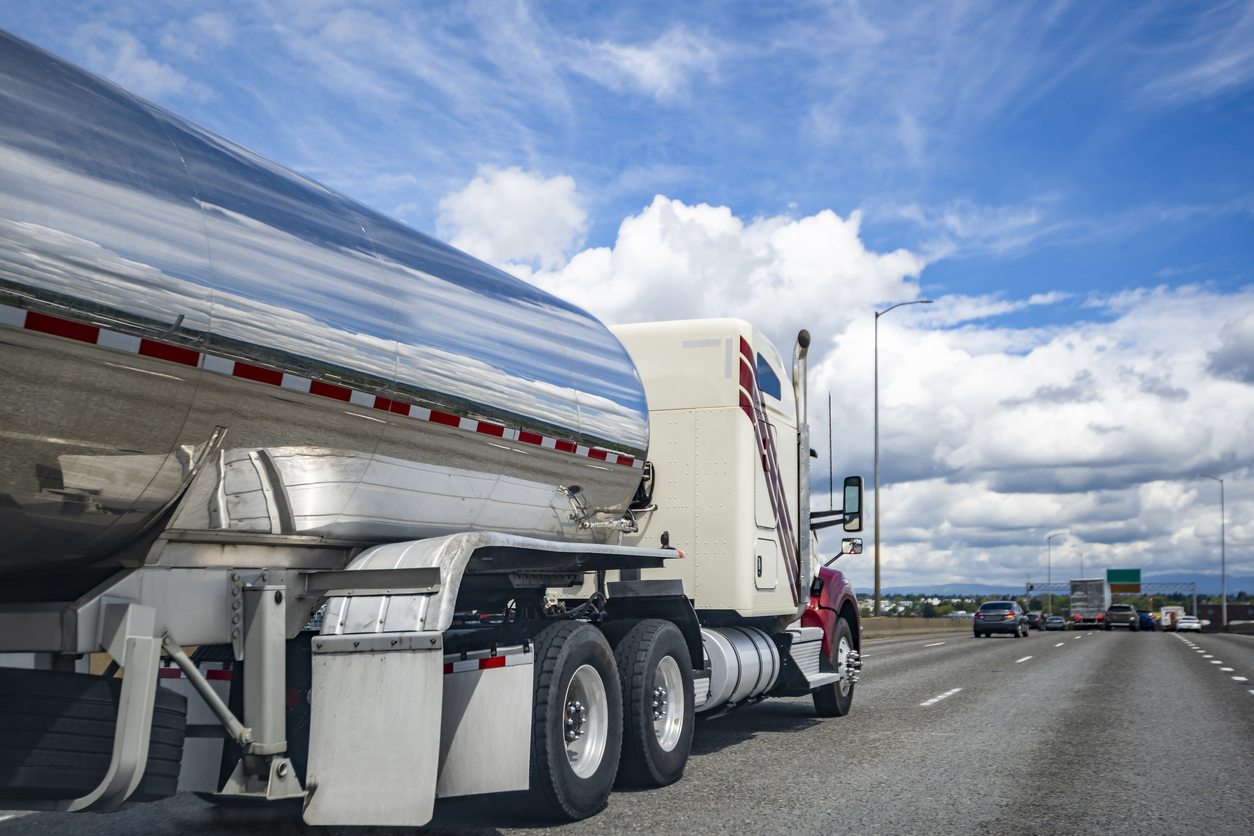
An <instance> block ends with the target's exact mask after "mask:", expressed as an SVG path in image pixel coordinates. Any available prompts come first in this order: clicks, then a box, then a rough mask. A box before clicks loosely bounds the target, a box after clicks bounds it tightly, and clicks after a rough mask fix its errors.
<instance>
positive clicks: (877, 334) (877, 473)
mask: <svg viewBox="0 0 1254 836" xmlns="http://www.w3.org/2000/svg"><path fill="white" fill-rule="evenodd" d="M930 304H932V300H931V299H915V300H914V301H913V302H898V303H897V304H896V305H892V306H890V307H887V308H885V309H884V310H882V311H876V312H875V610H874V611H873V612H872V615H879V614H880V317H881V316H883V315H884V314H886V313H888V312H889V311H891V310H892V309H893V308H900V307H902V306H903V305H930Z"/></svg>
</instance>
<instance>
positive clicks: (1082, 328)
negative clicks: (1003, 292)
mask: <svg viewBox="0 0 1254 836" xmlns="http://www.w3.org/2000/svg"><path fill="white" fill-rule="evenodd" d="M945 301H946V300H945V298H944V297H942V298H941V300H940V302H941V303H944V302H945ZM1030 301H1032V300H1029V302H1030ZM1099 304H1101V305H1103V307H1104V308H1105V311H1106V312H1107V313H1108V314H1110V315H1112V317H1113V318H1112V319H1111V320H1110V321H1107V322H1100V323H1079V324H1076V325H1069V326H1059V327H1053V328H1050V329H1032V330H1026V331H1019V330H1018V329H1009V328H1004V327H1000V328H999V327H989V326H981V327H976V326H966V327H964V328H960V329H955V330H941V331H937V330H930V329H929V327H928V325H929V323H928V321H927V319H926V318H925V316H899V312H894V313H893V314H892V315H891V317H890V318H885V319H884V320H883V321H881V323H880V347H879V362H880V443H881V460H882V467H881V473H882V482H883V484H884V487H883V488H882V491H881V492H882V500H883V509H882V526H883V532H884V533H883V539H884V545H883V549H882V550H883V552H884V554H885V555H886V558H885V578H886V580H885V583H886V584H888V585H899V584H907V585H909V584H913V583H920V584H926V583H929V582H931V583H937V584H939V583H944V582H947V581H956V580H968V581H977V582H981V581H982V582H993V581H995V580H998V579H1005V580H1006V581H1007V582H1011V581H1013V582H1014V583H1018V584H1022V582H1023V580H1024V577H1025V575H1026V574H1027V573H1031V574H1032V576H1033V579H1034V580H1038V581H1039V580H1043V579H1044V564H1045V553H1044V552H1045V550H1044V539H1043V538H1044V537H1045V535H1046V534H1048V533H1051V532H1052V531H1054V530H1060V529H1066V530H1068V531H1069V532H1071V534H1070V539H1071V540H1072V541H1073V542H1074V543H1075V544H1076V547H1075V549H1073V550H1072V551H1071V552H1070V556H1069V557H1066V558H1065V560H1063V558H1060V557H1059V549H1058V548H1057V545H1058V544H1057V542H1055V550H1054V552H1055V554H1054V556H1055V563H1054V569H1055V575H1054V580H1056V581H1057V580H1065V579H1066V578H1067V577H1069V576H1074V574H1075V572H1076V571H1078V569H1077V568H1076V564H1077V562H1078V554H1079V553H1080V552H1083V553H1084V554H1085V555H1086V558H1085V560H1086V565H1087V566H1088V567H1089V568H1090V569H1092V568H1097V569H1098V570H1104V569H1105V568H1107V567H1130V568H1136V567H1140V568H1142V569H1144V570H1146V571H1147V572H1150V571H1153V572H1159V573H1181V572H1189V571H1195V567H1196V566H1197V565H1198V563H1199V561H1201V563H1202V565H1204V566H1205V567H1206V571H1207V572H1209V571H1210V570H1211V569H1212V568H1214V569H1215V570H1216V572H1217V566H1215V567H1211V566H1210V560H1209V557H1205V558H1203V557H1201V554H1202V553H1205V554H1206V555H1209V554H1210V551H1211V550H1212V548H1213V549H1215V550H1217V547H1218V537H1219V533H1218V509H1217V497H1212V496H1210V495H1209V494H1208V493H1206V492H1205V491H1203V490H1201V486H1199V485H1198V484H1197V483H1196V482H1195V481H1193V476H1194V474H1196V473H1199V472H1207V473H1215V474H1217V475H1225V474H1226V478H1227V479H1228V482H1227V487H1228V514H1229V521H1230V525H1229V530H1228V545H1229V554H1230V555H1231V554H1233V553H1238V554H1243V553H1244V552H1243V551H1242V550H1241V547H1240V546H1237V547H1236V548H1234V544H1237V543H1239V542H1246V543H1248V541H1249V537H1250V535H1251V533H1252V532H1250V531H1249V529H1250V528H1251V527H1250V526H1249V525H1248V522H1245V521H1248V520H1249V519H1250V518H1251V516H1252V515H1254V490H1250V489H1248V488H1247V487H1246V486H1245V477H1246V476H1248V474H1249V473H1250V472H1251V470H1252V469H1254V452H1251V451H1254V419H1252V418H1251V417H1250V416H1251V415H1254V386H1251V385H1248V383H1249V382H1248V381H1245V380H1244V378H1243V376H1242V375H1243V374H1245V371H1246V370H1248V367H1249V361H1248V358H1249V357H1250V356H1254V352H1252V351H1251V349H1250V347H1249V345H1250V344H1249V343H1248V342H1247V340H1248V339H1249V333H1250V332H1251V331H1254V328H1251V326H1250V323H1251V322H1254V291H1245V292H1241V293H1235V294H1224V293H1214V292H1209V291H1205V290H1203V289H1201V288H1197V287H1186V288H1182V289H1177V290H1167V289H1161V288H1160V289H1156V290H1142V291H1137V292H1131V293H1126V294H1120V295H1118V296H1116V297H1112V298H1110V299H1107V300H1103V301H1101V302H1099ZM937 307H940V304H938V306H937ZM915 310H916V311H921V310H922V309H915ZM1225 322H1226V323H1227V324H1226V325H1222V327H1217V326H1221V324H1222V323H1225ZM1004 332H1015V334H1014V335H1003V336H999V335H1001V334H1003V333H1004ZM999 344H1004V345H1007V346H1011V347H1013V349H1014V350H1013V351H1002V350H1000V349H999ZM972 346H975V347H976V348H977V349H980V350H973V349H972ZM871 347H872V338H871V323H870V322H869V321H867V320H866V318H863V319H861V320H859V321H857V322H856V323H855V324H854V325H853V326H852V327H850V329H849V330H848V332H847V333H846V335H845V336H844V337H843V338H842V339H841V340H840V342H839V345H838V347H837V350H836V351H834V352H832V354H831V355H830V356H829V357H828V358H827V359H826V360H825V361H824V362H822V363H821V364H818V365H817V366H815V367H813V368H812V378H811V393H812V403H813V404H815V405H819V404H820V403H821V402H822V401H823V400H825V399H824V398H823V397H822V395H819V394H818V393H825V392H826V391H828V390H830V391H832V392H833V393H834V395H835V397H834V399H833V401H834V404H833V405H834V410H835V418H834V427H835V437H836V449H835V458H836V465H835V471H836V475H837V476H838V477H839V476H842V475H844V474H846V473H863V474H866V475H868V476H869V475H870V471H871V439H872V435H873V426H872V417H873V416H872V407H873V403H872V399H871V398H870V393H871V391H872V381H871V365H872V363H871V361H872V357H871V353H872V351H871ZM816 395H817V397H816ZM825 412H826V410H825V409H821V408H820V409H816V410H814V411H813V412H812V414H811V421H812V423H813V424H814V425H815V426H814V430H813V438H814V440H815V441H816V442H818V443H816V444H815V445H814V446H815V447H818V448H820V450H821V449H822V447H823V446H825V445H826V437H827V427H826V423H827V421H826V414H825ZM815 413H817V414H815ZM825 459H826V456H822V457H821V461H822V460H825ZM824 469H825V468H824ZM825 475H826V474H820V475H819V477H818V479H817V481H816V490H818V488H819V486H820V485H821V483H823V482H826V479H825V478H824V477H825ZM869 482H870V480H869V479H868V483H869ZM868 501H869V500H868ZM825 504H826V498H825V497H823V496H822V491H821V490H820V491H818V496H817V498H816V506H818V505H825ZM1212 506H1215V507H1212ZM1237 521H1242V522H1244V525H1245V529H1246V530H1247V533H1246V534H1245V535H1244V537H1245V540H1244V541H1238V540H1237V539H1236V538H1237V535H1236V534H1235V533H1234V532H1235V531H1236V529H1237V528H1238V527H1239V526H1240V525H1241V523H1237V524H1233V523H1235V522H1237ZM1211 523H1214V525H1213V526H1212V525H1211ZM1208 526H1209V527H1208ZM1211 527H1213V528H1214V529H1215V530H1214V531H1211V530H1210V528H1211ZM1182 532H1184V533H1182ZM833 542H834V541H833ZM1060 561H1062V562H1063V563H1064V564H1065V565H1063V566H1062V568H1060ZM1067 561H1069V563H1067ZM842 562H843V563H845V564H847V565H845V566H842V569H844V570H845V571H852V572H853V574H854V576H855V579H856V582H857V583H858V585H859V586H869V585H870V578H869V575H868V574H867V573H868V572H869V564H868V566H862V565H861V564H859V563H858V562H857V559H853V560H850V559H848V558H846V559H845V560H844V561H842ZM1242 565H1244V566H1245V569H1244V570H1242V569H1240V568H1239V567H1238V566H1237V565H1236V564H1234V563H1233V561H1231V560H1230V562H1229V573H1230V574H1240V573H1241V571H1244V572H1245V574H1247V575H1248V574H1251V573H1252V571H1254V565H1250V564H1249V561H1248V560H1247V561H1246V562H1245V564H1242ZM1059 573H1061V574H1059ZM1068 573H1070V575H1069V574H1068ZM889 578H892V580H888V579H889Z"/></svg>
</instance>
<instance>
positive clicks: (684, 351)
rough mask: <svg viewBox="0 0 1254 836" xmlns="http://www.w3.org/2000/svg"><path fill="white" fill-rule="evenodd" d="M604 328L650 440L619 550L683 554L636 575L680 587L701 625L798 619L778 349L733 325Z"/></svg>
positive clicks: (790, 444)
mask: <svg viewBox="0 0 1254 836" xmlns="http://www.w3.org/2000/svg"><path fill="white" fill-rule="evenodd" d="M612 331H613V333H614V335H615V336H616V337H618V339H619V340H620V341H621V342H622V343H623V345H624V346H625V347H626V349H627V352H628V354H630V355H631V359H632V362H633V363H635V365H636V368H637V370H638V371H639V373H640V377H641V381H642V382H643V383H644V390H645V395H646V398H647V400H648V404H649V432H650V437H651V441H650V449H649V462H650V465H651V470H652V473H651V480H650V481H651V485H649V486H647V487H646V491H647V492H648V495H647V496H646V497H644V498H647V499H648V500H649V501H648V502H647V503H644V504H642V505H641V507H639V508H636V509H634V511H633V513H635V514H636V518H637V520H638V523H637V524H638V526H639V531H638V532H636V533H632V534H628V535H625V536H624V537H623V541H622V542H623V544H624V545H638V546H653V547H656V546H658V545H669V546H671V547H674V548H678V549H681V550H682V551H684V553H685V556H686V558H687V559H685V560H678V561H672V562H671V563H670V565H668V566H667V567H666V568H664V569H645V570H642V571H641V573H640V577H641V579H644V580H648V579H661V578H676V579H679V580H682V581H683V584H684V589H685V590H687V592H688V595H689V597H691V598H692V599H693V603H694V606H695V608H696V610H697V611H698V614H699V615H700V616H701V617H702V622H703V623H704V624H708V625H731V624H738V623H756V624H759V625H761V626H764V627H765V626H767V625H768V624H773V623H774V622H776V621H778V620H780V619H783V620H784V622H785V623H787V622H788V621H792V620H795V619H796V617H797V604H798V600H799V594H802V593H804V591H805V590H808V589H809V586H810V582H811V580H812V574H813V571H812V570H811V572H810V573H809V574H808V575H807V577H805V578H799V577H798V574H797V573H798V568H797V562H798V545H797V529H798V525H797V520H798V518H797V514H798V499H797V497H798V428H797V404H796V398H795V395H794V393H793V387H792V384H791V382H790V380H789V375H788V372H787V371H786V370H785V366H784V362H783V359H782V358H781V356H780V353H779V351H778V350H777V349H776V348H775V346H774V345H773V344H772V343H771V341H770V340H769V339H767V338H766V336H765V335H764V334H763V333H762V332H761V331H759V330H758V329H757V328H755V327H754V326H753V325H751V324H749V323H748V322H745V321H743V320H739V319H711V320H688V321H678V322H659V323H644V324H635V325H622V326H618V327H616V328H613V329H612ZM755 392H756V393H758V394H757V395H755ZM755 401H756V402H760V404H761V405H762V409H761V410H759V409H757V408H755V405H754V404H755ZM807 452H808V451H807ZM638 504H639V503H638ZM806 510H807V512H808V509H806ZM664 537H665V542H663V538H664ZM781 626H782V625H781ZM768 632H770V630H769V629H768Z"/></svg>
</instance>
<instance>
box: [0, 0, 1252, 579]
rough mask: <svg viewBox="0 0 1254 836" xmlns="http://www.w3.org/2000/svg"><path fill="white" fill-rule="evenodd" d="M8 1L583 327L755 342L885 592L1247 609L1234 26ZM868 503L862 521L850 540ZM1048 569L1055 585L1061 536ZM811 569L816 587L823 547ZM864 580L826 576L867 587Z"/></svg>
mask: <svg viewBox="0 0 1254 836" xmlns="http://www.w3.org/2000/svg"><path fill="white" fill-rule="evenodd" d="M596 5H597V4H585V3H574V2H456V3H454V2H448V3H423V4H417V3H407V2H400V1H399V0H379V1H378V2H370V1H369V0H360V1H359V2H330V1H329V0H327V1H326V2H320V1H319V0H299V1H297V0H293V2H290V3H285V2H274V1H273V0H271V1H270V2H267V0H250V2H248V3H232V2H222V3H212V4H206V3H203V2H158V0H146V1H145V2H125V0H112V2H108V3H103V2H75V1H74V0H61V1H60V2H57V3H55V4H53V3H41V4H36V3H26V2H18V0H0V27H2V28H4V29H7V30H9V31H11V32H13V33H15V34H17V35H19V36H21V37H24V38H26V39H28V40H30V41H32V42H34V43H36V44H38V45H39V46H42V47H44V48H46V49H48V50H50V51H52V52H54V53H56V54H58V55H61V56H63V57H65V58H67V59H69V60H71V61H73V62H75V63H77V64H80V65H82V66H84V67H87V68H88V69H91V70H93V71H95V72H97V73H100V74H101V75H104V76H106V77H108V78H110V79H112V80H113V81H115V82H117V83H119V84H121V85H123V86H125V87H127V88H129V89H131V90H132V91H134V92H136V93H138V94H140V95H142V96H145V97H147V98H149V99H151V100H153V101H155V102H157V103H159V104H161V105H163V106H165V107H167V108H169V109H171V110H173V111H175V112H177V113H180V114H182V115H184V116H187V117H189V118H191V119H192V120H194V121H196V122H199V123H201V124H202V125H205V126H206V127H208V128H210V129H212V130H214V131H217V132H219V133H221V134H223V135H225V136H227V137H229V138H231V139H233V140H235V141H237V142H240V143H241V144H243V145H245V146H247V147H249V148H252V149H254V150H256V151H258V152H259V153H261V154H263V155H265V156H267V157H270V158H271V159H274V160H276V161H278V162H279V163H281V164H283V165H285V166H288V167H289V168H292V169H294V170H296V171H299V172H301V173H303V174H306V175H308V176H310V177H313V178H314V179H316V180H319V181H321V182H323V183H324V184H326V185H328V186H330V187H332V188H334V189H337V190H339V191H341V192H343V193H345V194H347V195H349V196H351V197H354V198H356V199H358V200H360V201H362V202H364V203H366V204H368V205H370V206H373V207H374V208H376V209H378V210H380V211H383V212H385V213H387V214H389V215H392V216H393V217H396V218H398V219H399V220H401V221H403V222H405V223H407V224H409V225H411V226H413V227H414V228H416V229H420V230H422V231H424V232H428V233H431V234H434V235H436V236H438V237H440V238H441V239H443V240H446V241H449V242H450V243H452V244H454V245H455V246H458V247H460V248H462V249H464V250H466V251H467V252H469V253H471V254H472V255H475V256H477V257H479V258H481V259H483V260H485V261H488V262H489V263H492V264H495V265H497V266H500V267H502V268H503V269H505V270H507V271H509V272H511V273H513V274H514V275H517V276H519V277H521V278H524V279H525V280H527V281H530V282H532V283H534V284H536V285H538V286H540V287H542V288H544V289H546V290H549V291H551V292H553V293H556V294H557V295H559V296H561V297H563V298H565V299H567V300H569V301H571V302H574V303H576V304H578V305H580V306H582V307H584V308H585V309H587V310H588V311H590V312H592V313H593V314H595V315H596V316H598V317H599V318H601V319H602V320H603V321H605V322H607V323H611V324H613V323H625V322H639V321H654V320H664V319H682V318H695V317H710V316H739V317H743V318H746V319H749V320H750V321H752V322H754V323H755V324H756V325H758V327H759V328H761V329H762V330H763V331H764V332H765V333H767V334H768V335H770V337H771V338H772V340H774V341H775V343H776V345H777V346H778V347H779V348H780V350H781V353H782V354H784V355H785V356H786V355H788V354H789V353H790V348H791V345H792V342H793V340H794V339H795V335H796V333H797V331H798V330H799V329H801V328H806V329H808V330H809V331H810V332H811V334H812V335H814V344H813V346H812V348H811V360H810V369H811V376H810V385H809V391H810V400H811V414H810V420H811V425H812V434H813V441H814V444H813V446H814V447H816V448H817V449H818V450H819V452H820V457H819V459H818V460H817V462H816V470H815V473H814V478H815V481H814V492H815V498H814V507H815V508H816V509H822V508H826V507H828V506H827V495H826V493H827V492H826V486H827V482H828V466H827V461H828V454H829V449H828V442H827V439H828V436H829V422H828V416H827V399H828V394H829V393H830V396H831V403H832V421H831V424H830V434H831V438H832V439H833V445H832V448H831V450H830V453H831V458H832V461H833V467H832V470H833V471H834V473H835V481H836V483H837V484H838V485H839V483H840V481H841V479H842V478H843V477H844V476H846V475H854V474H858V475H862V476H864V477H865V478H866V481H867V485H868V490H869V489H870V487H871V485H872V482H873V472H874V465H873V462H874V443H873V438H874V435H873V427H874V423H873V422H874V404H875V397H874V392H875V388H874V374H873V369H874V358H875V352H874V345H875V322H876V319H875V312H876V311H877V310H878V311H883V310H885V309H886V308H888V307H890V306H892V305H895V304H898V303H902V302H913V301H916V300H923V299H928V300H933V304H931V305H910V306H906V307H903V308H900V309H897V310H894V311H893V312H892V313H890V314H886V315H885V316H884V317H883V318H881V319H880V320H879V329H878V330H879V334H878V338H879V351H878V357H879V413H880V457H881V462H880V474H881V476H880V478H881V490H880V500H881V510H880V514H881V549H882V562H883V569H882V572H883V583H884V586H885V587H898V588H901V587H906V588H917V589H919V590H925V589H927V588H928V587H929V586H930V585H940V584H947V583H954V582H970V583H985V584H1004V585H1007V586H1014V585H1021V584H1023V583H1024V582H1025V581H1027V580H1028V579H1029V577H1030V578H1031V580H1032V581H1033V582H1041V581H1044V580H1045V579H1046V577H1047V575H1048V576H1049V577H1051V578H1052V579H1053V580H1054V581H1061V580H1066V579H1067V578H1069V577H1075V576H1077V575H1078V574H1079V565H1080V560H1081V556H1083V561H1084V565H1085V569H1086V572H1085V574H1087V575H1090V576H1092V575H1094V574H1096V573H1100V571H1101V570H1102V569H1105V568H1139V569H1141V570H1142V577H1143V579H1144V580H1146V581H1154V580H1161V581H1194V582H1197V583H1198V584H1199V589H1201V590H1213V591H1216V592H1217V591H1218V588H1219V574H1220V552H1221V514H1220V485H1219V483H1218V482H1215V481H1213V480H1211V479H1207V478H1199V477H1198V476H1197V474H1199V473H1206V474H1211V475H1213V476H1216V477H1219V478H1222V479H1223V480H1224V483H1223V493H1224V504H1225V509H1226V514H1225V515H1224V519H1225V522H1226V529H1225V532H1224V543H1225V544H1226V545H1225V549H1224V552H1225V554H1226V565H1227V574H1228V577H1229V585H1228V589H1229V592H1230V593H1235V592H1236V591H1237V590H1238V589H1246V590H1247V591H1249V592H1250V593H1252V594H1254V554H1251V544H1252V542H1254V520H1252V517H1254V486H1251V484H1250V476H1251V467H1252V465H1254V153H1252V152H1251V149H1254V2H1234V1H1228V0H1214V1H1213V2H1195V3H1190V2H1154V0H1145V2H1141V3H1136V4H1126V3H1093V2H1065V1H1063V0H1060V1H1059V2H1038V3H1020V4H1007V3H1000V2H995V0H988V1H987V2H981V0H951V1H950V2H935V3H917V2H913V3H911V2H906V3H899V2H878V3H865V4H860V3H856V2H796V3H788V2H774V3H768V4H763V3H736V2H726V0H720V1H719V2H691V3H683V4H677V3H662V2H629V1H627V2H622V3H618V4H612V5H607V6H606V7H605V8H602V9H595V10H593V11H590V10H589V9H590V8H592V7H595V6H596ZM871 508H873V500H872V498H871V497H868V510H870V509H871ZM1052 534H1058V535H1059V536H1056V537H1053V538H1052V541H1051V542H1052V548H1047V538H1048V537H1049V535H1052ZM839 536H840V535H839V534H834V533H824V535H823V540H822V548H823V551H824V552H826V553H828V554H831V553H833V552H834V551H835V550H837V549H838V547H839ZM872 538H873V533H872V530H871V528H870V526H868V529H867V531H866V532H865V533H864V539H865V542H866V552H865V553H864V554H863V555H861V556H849V557H845V558H842V559H841V560H840V562H839V563H838V564H837V566H838V568H840V569H842V570H843V571H844V572H845V573H846V574H848V575H849V576H850V577H851V578H852V580H853V581H854V583H855V585H856V586H857V587H858V588H867V587H870V586H871V585H872V583H873V580H872V578H873V575H872V571H873V570H872V558H871V553H872V551H873V549H872Z"/></svg>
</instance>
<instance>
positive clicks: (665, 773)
mask: <svg viewBox="0 0 1254 836" xmlns="http://www.w3.org/2000/svg"><path fill="white" fill-rule="evenodd" d="M613 627H617V629H610V628H613ZM624 627H625V628H628V629H626V630H625V631H624V630H623V628H624ZM606 636H607V638H609V640H610V642H611V643H612V644H613V645H614V661H615V662H616V663H617V664H618V675H619V679H620V680H621V683H622V691H623V756H622V761H621V762H620V763H619V767H618V784H619V785H620V786H632V787H664V786H666V785H667V784H673V783H675V782H676V781H678V780H679V779H680V778H682V777H683V774H684V767H685V766H686V765H687V764H688V753H689V752H690V751H691V750H692V730H693V722H694V714H695V709H694V705H695V703H694V700H693V686H692V659H691V657H690V656H689V654H688V643H687V642H686V641H684V635H683V633H681V632H679V628H678V627H676V626H675V625H674V624H672V623H671V622H669V621H665V620H663V619H659V618H648V619H644V620H642V621H636V622H633V623H629V624H622V625H621V626H618V625H615V624H613V623H611V625H608V626H607V630H606Z"/></svg>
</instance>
